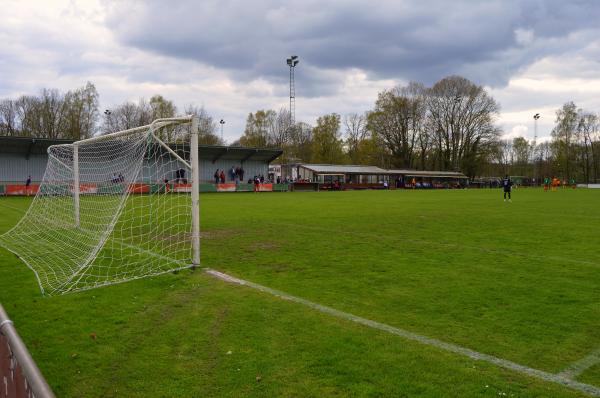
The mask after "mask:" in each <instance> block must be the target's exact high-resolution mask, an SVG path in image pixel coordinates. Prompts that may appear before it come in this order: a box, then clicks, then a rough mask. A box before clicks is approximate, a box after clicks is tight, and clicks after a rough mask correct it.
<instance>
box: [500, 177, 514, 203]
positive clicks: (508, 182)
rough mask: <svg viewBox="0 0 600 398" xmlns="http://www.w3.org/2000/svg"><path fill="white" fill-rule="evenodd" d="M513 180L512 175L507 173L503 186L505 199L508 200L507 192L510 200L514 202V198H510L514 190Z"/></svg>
mask: <svg viewBox="0 0 600 398" xmlns="http://www.w3.org/2000/svg"><path fill="white" fill-rule="evenodd" d="M512 185H513V183H512V181H511V179H510V177H509V176H508V175H507V176H506V177H504V180H502V188H503V189H504V201H505V202H506V194H508V201H509V202H512V200H511V199H510V191H511V190H512Z"/></svg>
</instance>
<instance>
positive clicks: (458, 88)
mask: <svg viewBox="0 0 600 398" xmlns="http://www.w3.org/2000/svg"><path fill="white" fill-rule="evenodd" d="M427 99H428V105H429V106H428V114H429V118H430V119H431V120H430V123H429V126H430V127H431V128H432V130H431V132H432V133H433V134H434V136H435V139H434V142H435V144H436V146H437V148H436V149H437V154H438V156H439V160H440V165H441V167H442V168H443V169H452V170H462V171H463V172H465V173H466V174H467V175H469V176H472V177H473V176H475V173H476V170H477V164H478V162H479V161H481V160H482V158H481V156H479V155H480V154H482V153H485V152H487V151H488V150H489V149H490V148H491V147H492V146H493V145H494V143H495V141H496V140H497V139H498V137H499V135H500V131H499V129H498V128H497V127H495V125H494V122H495V119H496V117H497V115H498V113H499V109H500V107H499V105H498V103H497V102H496V101H495V100H494V99H493V98H492V97H490V96H489V95H488V94H487V93H486V92H485V90H484V89H483V88H482V87H481V86H477V85H475V84H473V83H472V82H470V81H469V80H467V79H465V78H463V77H460V76H451V77H447V78H444V79H442V80H440V81H439V82H437V83H436V84H435V85H434V86H433V87H432V88H431V89H430V90H428V96H427Z"/></svg>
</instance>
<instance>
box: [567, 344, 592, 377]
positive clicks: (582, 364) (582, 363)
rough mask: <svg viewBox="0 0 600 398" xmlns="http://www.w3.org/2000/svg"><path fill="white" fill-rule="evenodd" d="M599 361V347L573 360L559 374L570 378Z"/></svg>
mask: <svg viewBox="0 0 600 398" xmlns="http://www.w3.org/2000/svg"><path fill="white" fill-rule="evenodd" d="M598 363H600V348H598V349H597V350H595V351H592V353H591V354H590V355H588V356H586V357H584V358H581V359H580V360H579V361H575V362H573V363H572V364H570V365H569V366H567V367H566V368H565V369H564V370H563V371H562V372H560V373H559V375H560V376H563V377H567V378H570V379H574V378H575V377H577V376H579V375H580V374H582V373H583V372H584V371H586V370H587V369H589V368H591V367H592V366H594V365H596V364H598Z"/></svg>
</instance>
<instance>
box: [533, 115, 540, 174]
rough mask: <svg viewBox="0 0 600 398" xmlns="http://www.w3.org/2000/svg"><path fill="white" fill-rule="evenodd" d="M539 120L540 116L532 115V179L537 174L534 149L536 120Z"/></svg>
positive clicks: (535, 144) (535, 143)
mask: <svg viewBox="0 0 600 398" xmlns="http://www.w3.org/2000/svg"><path fill="white" fill-rule="evenodd" d="M539 118H540V114H539V113H536V114H535V115H533V144H532V147H533V154H532V156H533V174H534V178H536V177H537V176H536V174H537V170H536V161H537V159H536V156H535V148H536V146H537V125H538V119H539Z"/></svg>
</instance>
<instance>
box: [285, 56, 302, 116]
mask: <svg viewBox="0 0 600 398" xmlns="http://www.w3.org/2000/svg"><path fill="white" fill-rule="evenodd" d="M286 61H287V64H288V66H289V67H290V126H293V125H294V124H295V123H296V87H295V83H294V68H295V67H296V65H298V62H300V60H299V59H298V56H297V55H292V56H291V57H290V58H288V59H287V60H286Z"/></svg>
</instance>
